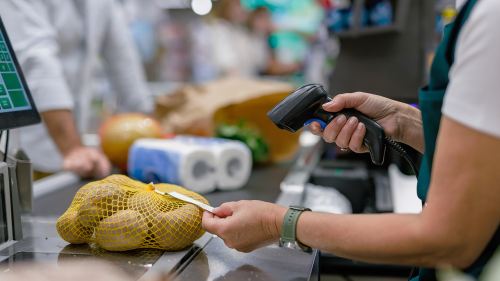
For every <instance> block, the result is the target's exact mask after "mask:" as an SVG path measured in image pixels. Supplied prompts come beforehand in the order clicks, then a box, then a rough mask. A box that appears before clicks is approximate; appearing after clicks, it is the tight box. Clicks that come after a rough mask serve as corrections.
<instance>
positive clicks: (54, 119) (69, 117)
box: [41, 110, 82, 155]
mask: <svg viewBox="0 0 500 281" xmlns="http://www.w3.org/2000/svg"><path fill="white" fill-rule="evenodd" d="M41 115H42V118H43V121H44V122H45V125H46V126H47V129H48V131H49V133H50V135H51V137H52V139H53V140H54V142H55V143H56V145H57V147H58V148H59V151H61V153H62V154H63V155H66V154H68V153H69V152H70V151H71V150H72V149H73V148H75V147H79V146H82V143H81V140H80V135H79V133H78V130H77V128H76V124H75V120H74V118H73V113H72V112H71V111H69V110H51V111H46V112H42V113H41Z"/></svg>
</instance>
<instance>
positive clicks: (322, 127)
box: [304, 119, 327, 131]
mask: <svg viewBox="0 0 500 281" xmlns="http://www.w3.org/2000/svg"><path fill="white" fill-rule="evenodd" d="M313 121H316V122H318V123H319V124H320V125H321V131H324V130H325V127H326V125H327V124H326V123H325V122H324V121H323V120H319V119H310V120H307V121H306V123H304V126H307V125H309V124H311V122H313Z"/></svg>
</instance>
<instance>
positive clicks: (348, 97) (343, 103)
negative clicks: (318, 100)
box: [323, 92, 370, 112]
mask: <svg viewBox="0 0 500 281" xmlns="http://www.w3.org/2000/svg"><path fill="white" fill-rule="evenodd" d="M369 97H370V95H369V94H367V93H362V92H355V93H346V94H340V95H336V96H335V97H334V98H333V100H332V101H331V102H328V103H325V104H324V105H323V109H325V110H326V111H329V112H339V111H341V110H342V109H344V108H356V109H360V108H358V107H362V106H363V104H365V102H367V100H368V98H369Z"/></svg>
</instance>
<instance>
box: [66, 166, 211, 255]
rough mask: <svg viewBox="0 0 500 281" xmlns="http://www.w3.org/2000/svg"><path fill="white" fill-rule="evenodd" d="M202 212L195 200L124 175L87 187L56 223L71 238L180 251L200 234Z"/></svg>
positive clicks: (115, 246) (178, 189)
mask: <svg viewBox="0 0 500 281" xmlns="http://www.w3.org/2000/svg"><path fill="white" fill-rule="evenodd" d="M156 189H158V190H160V191H162V192H167V193H168V192H173V191H175V192H178V193H180V194H183V195H185V196H188V197H190V198H193V199H195V200H198V201H200V202H203V203H205V204H208V202H207V200H206V199H205V198H203V197H201V196H200V195H198V194H196V193H194V192H191V191H188V190H186V189H184V188H182V187H180V186H176V185H171V184H157V185H156ZM202 214H203V211H202V210H201V209H200V208H198V207H197V206H195V205H192V204H189V203H186V202H184V201H181V200H178V199H175V198H173V197H170V196H166V195H161V194H158V193H156V192H154V187H152V186H150V185H148V184H144V183H142V182H139V181H134V180H131V179H130V178H128V177H126V176H122V175H113V176H110V177H107V178H106V179H104V180H101V181H96V182H92V183H89V184H87V185H85V186H83V187H82V188H81V189H80V190H79V191H78V192H77V194H76V195H75V198H74V199H73V202H72V203H71V206H70V207H69V209H68V210H67V211H66V213H64V214H63V215H62V216H61V217H60V218H59V220H58V222H57V230H58V232H59V235H61V238H63V239H64V240H66V241H67V242H70V243H73V244H78V243H85V242H87V243H98V244H99V245H101V246H102V247H103V248H104V249H106V250H112V251H126V250H132V249H138V248H156V249H162V250H180V249H182V248H185V247H186V246H189V245H190V244H192V243H193V242H194V241H195V240H196V239H198V238H200V237H201V236H202V235H203V234H204V233H205V231H204V230H203V229H202V228H201V217H202Z"/></svg>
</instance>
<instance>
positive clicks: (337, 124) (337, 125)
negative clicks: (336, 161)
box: [323, 115, 347, 142]
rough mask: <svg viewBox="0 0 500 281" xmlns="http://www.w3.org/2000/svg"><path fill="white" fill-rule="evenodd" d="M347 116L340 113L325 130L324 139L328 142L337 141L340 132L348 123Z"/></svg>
mask: <svg viewBox="0 0 500 281" xmlns="http://www.w3.org/2000/svg"><path fill="white" fill-rule="evenodd" d="M346 122H347V118H346V117H345V116H344V115H339V116H337V117H335V119H333V120H332V121H331V122H330V124H328V126H326V128H325V130H324V131H323V139H324V140H325V141H326V142H336V141H337V137H338V134H339V133H340V132H341V130H342V128H343V127H344V126H345V125H346Z"/></svg>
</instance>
